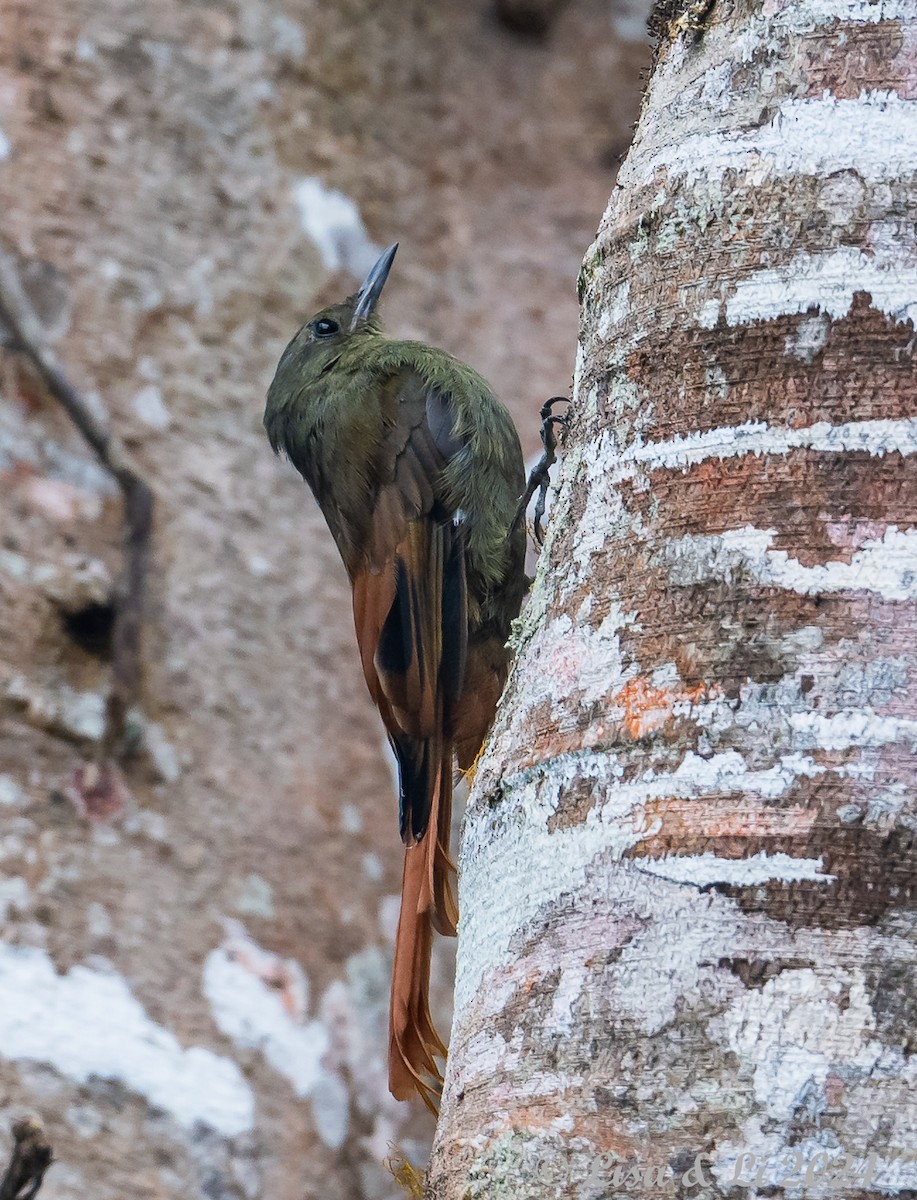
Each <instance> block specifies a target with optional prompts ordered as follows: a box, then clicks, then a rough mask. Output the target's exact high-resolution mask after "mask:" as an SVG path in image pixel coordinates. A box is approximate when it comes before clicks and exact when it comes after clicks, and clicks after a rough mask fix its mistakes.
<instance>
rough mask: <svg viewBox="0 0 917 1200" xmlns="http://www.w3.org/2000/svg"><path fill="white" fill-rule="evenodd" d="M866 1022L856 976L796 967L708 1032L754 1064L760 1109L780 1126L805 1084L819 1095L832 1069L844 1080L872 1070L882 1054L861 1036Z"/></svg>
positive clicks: (744, 998) (750, 994) (743, 999)
mask: <svg viewBox="0 0 917 1200" xmlns="http://www.w3.org/2000/svg"><path fill="white" fill-rule="evenodd" d="M845 976H846V977H845ZM874 1023H875V1018H874V1015H873V1012H872V1008H871V1006H870V1004H869V999H868V993H867V990H866V986H865V980H864V979H863V978H862V976H861V975H860V974H859V973H858V972H850V973H849V975H848V973H847V972H843V973H842V972H838V971H833V970H832V971H830V972H824V973H823V972H820V971H816V970H812V969H809V968H803V969H800V970H787V971H782V972H781V973H780V974H779V975H778V976H776V978H774V979H770V980H768V982H767V983H766V984H765V985H764V987H762V988H757V989H749V990H748V991H746V992H744V993H743V994H742V995H741V996H740V997H738V998H737V999H736V1000H735V1001H734V1002H733V1004H732V1005H731V1006H730V1008H729V1009H728V1010H727V1011H726V1012H725V1013H724V1014H723V1016H722V1017H719V1018H716V1019H714V1020H713V1021H711V1022H710V1024H709V1026H708V1029H709V1032H710V1033H711V1034H712V1035H713V1036H714V1037H716V1039H717V1040H718V1041H722V1042H724V1043H725V1044H726V1045H727V1046H728V1047H729V1049H730V1050H732V1051H733V1052H734V1053H735V1054H737V1055H738V1056H739V1058H740V1060H741V1061H742V1062H747V1063H753V1064H754V1089H755V1098H756V1099H757V1101H758V1103H759V1104H760V1105H761V1108H762V1110H763V1111H765V1112H767V1113H768V1114H769V1115H770V1116H772V1117H775V1118H777V1119H780V1120H788V1119H789V1118H790V1117H791V1116H792V1115H793V1113H794V1111H795V1110H796V1108H797V1107H798V1106H799V1105H800V1102H801V1100H802V1097H803V1093H804V1091H805V1089H806V1088H807V1087H808V1086H809V1085H810V1084H812V1083H814V1084H815V1085H816V1086H817V1087H819V1088H824V1085H825V1081H826V1080H827V1077H828V1073H829V1071H830V1070H832V1069H833V1068H835V1067H836V1068H838V1069H840V1070H842V1071H843V1072H844V1073H845V1074H846V1075H847V1076H850V1075H851V1073H853V1074H860V1075H866V1074H868V1073H869V1072H871V1071H873V1070H874V1069H875V1068H876V1067H877V1065H878V1064H879V1062H880V1060H881V1059H882V1056H883V1052H884V1050H885V1047H884V1046H883V1045H882V1043H881V1042H880V1041H878V1040H877V1039H874V1038H871V1037H870V1036H869V1034H870V1031H871V1030H872V1029H873V1028H874Z"/></svg>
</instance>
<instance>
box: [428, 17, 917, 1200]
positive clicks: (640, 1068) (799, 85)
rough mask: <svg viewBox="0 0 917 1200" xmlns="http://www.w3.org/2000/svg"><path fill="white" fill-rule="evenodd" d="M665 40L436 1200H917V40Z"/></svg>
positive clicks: (481, 836) (475, 936) (467, 860)
mask: <svg viewBox="0 0 917 1200" xmlns="http://www.w3.org/2000/svg"><path fill="white" fill-rule="evenodd" d="M690 23H691V22H690V21H689V20H687V19H682V20H681V21H680V22H677V23H676V27H675V28H674V29H673V30H671V31H670V35H671V34H674V37H673V38H672V37H671V36H670V38H669V39H666V40H665V42H664V45H663V48H662V51H661V57H660V62H659V64H658V66H657V69H656V71H655V74H654V75H653V78H652V81H651V84H650V87H649V91H648V95H647V97H646V101H645V105H644V111H643V115H642V119H641V122H640V125H639V127H638V130H637V135H636V140H635V143H634V145H633V148H632V149H631V152H630V154H629V156H628V159H627V161H626V163H625V165H624V167H623V169H622V172H621V176H620V181H619V186H618V190H617V191H616V192H615V194H614V196H613V197H612V200H611V203H610V205H609V208H608V211H607V213H606V215H605V218H604V220H603V222H602V225H601V228H600V230H599V234H598V238H597V240H596V242H595V244H594V245H593V246H592V248H591V249H590V251H589V253H588V255H587V258H586V263H585V266H584V268H583V274H582V277H581V286H582V301H583V323H582V339H581V346H580V352H579V358H578V363H577V370H576V380H575V397H574V409H573V411H574V418H575V424H574V430H573V435H572V437H571V439H570V442H569V445H568V447H567V450H566V456H565V462H564V469H563V482H562V488H561V492H560V496H559V500H558V502H557V505H556V507H555V512H554V518H553V525H552V531H551V533H550V534H549V541H548V544H547V546H546V548H545V552H544V554H543V557H542V562H541V570H540V573H539V576H538V579H537V581H536V584H535V588H534V591H533V595H532V598H531V600H530V603H529V606H528V608H527V610H526V613H525V617H524V620H523V624H522V627H521V629H520V631H519V634H518V638H517V654H518V659H517V663H516V667H515V670H514V673H513V676H512V678H511V681H510V685H509V688H508V691H507V694H506V696H505V697H504V702H503V705H502V709H501V717H500V720H499V723H498V726H497V728H496V730H495V732H494V735H493V737H492V740H491V744H490V748H489V752H488V754H487V757H486V759H485V760H484V762H483V764H482V766H481V769H480V772H479V775H478V781H477V785H476V787H475V790H474V793H473V796H472V800H471V805H470V809H469V813H468V817H467V821H466V829H465V838H464V845H463V851H462V862H461V868H462V880H461V900H462V914H463V915H462V927H461V933H460V944H459V975H458V984H457V995H456V1016H455V1024H454V1028H453V1035H452V1047H451V1057H450V1063H449V1072H448V1079H447V1088H446V1095H445V1099H444V1106H443V1114H442V1118H441V1122H440V1130H439V1135H438V1144H437V1148H436V1152H435V1157H434V1163H433V1167H432V1170H431V1175H430V1180H431V1190H432V1192H433V1194H434V1195H436V1196H437V1197H440V1198H442V1200H458V1198H459V1197H461V1198H462V1200H466V1198H472V1200H473V1198H475V1197H492V1196H493V1197H496V1196H510V1195H511V1196H513V1197H514V1198H517V1200H519V1198H522V1197H539V1198H543V1197H547V1196H551V1197H554V1196H558V1197H559V1196H576V1197H578V1198H584V1200H589V1198H590V1197H599V1196H603V1195H607V1194H618V1193H622V1194H625V1193H629V1194H641V1195H660V1196H662V1195H681V1194H683V1193H684V1194H690V1195H692V1196H698V1195H715V1194H717V1193H719V1192H726V1191H727V1190H729V1188H730V1186H733V1187H734V1186H737V1185H739V1186H741V1187H743V1188H744V1189H745V1190H746V1191H747V1190H748V1189H749V1188H751V1187H755V1188H757V1189H761V1188H764V1187H767V1188H776V1189H777V1191H778V1192H782V1191H793V1190H799V1189H800V1188H802V1187H804V1188H805V1190H806V1193H807V1194H808V1195H811V1196H820V1195H827V1194H829V1193H832V1192H833V1193H835V1194H836V1193H837V1192H838V1191H840V1192H841V1193H842V1194H849V1193H850V1192H851V1191H860V1192H861V1193H868V1192H872V1193H875V1192H877V1190H878V1189H879V1188H881V1189H882V1191H883V1193H887V1192H895V1191H901V1190H904V1189H913V1188H915V1187H917V1166H915V1163H914V1161H913V1159H914V1152H915V1144H914V1129H915V1128H917V1065H915V1064H917V1058H915V1057H914V1055H913V1053H912V1052H913V1050H914V1046H915V1044H914V1037H915V1034H914V1028H915V1017H917V1010H915V1001H914V997H915V995H917V919H915V913H914V901H915V867H917V855H915V846H914V837H915V830H917V802H915V788H914V776H915V765H917V764H915V755H914V751H915V745H917V661H915V659H917V636H915V635H917V610H915V599H917V529H915V528H914V527H915V524H917V454H915V451H917V384H915V364H914V322H913V317H914V316H915V314H917V245H915V222H917V174H915V173H917V103H915V99H914V97H915V95H917V61H915V46H917V9H915V7H914V5H912V4H905V3H897V2H894V0H889V2H887V3H882V4H873V3H868V2H866V0H794V2H789V0H773V2H769V3H767V4H763V3H737V4H725V3H724V4H721V5H718V6H717V7H716V8H715V9H714V10H713V12H712V14H711V16H710V20H709V24H708V26H707V28H705V29H703V30H701V31H697V30H690V31H689V32H687V33H685V32H683V30H684V28H685V27H686V26H688V25H690ZM909 1155H910V1157H908V1156H909ZM910 1194H913V1192H910Z"/></svg>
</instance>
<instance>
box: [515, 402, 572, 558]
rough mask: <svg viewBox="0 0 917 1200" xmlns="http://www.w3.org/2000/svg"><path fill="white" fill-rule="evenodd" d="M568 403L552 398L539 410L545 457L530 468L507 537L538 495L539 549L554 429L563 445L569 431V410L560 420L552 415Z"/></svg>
mask: <svg viewBox="0 0 917 1200" xmlns="http://www.w3.org/2000/svg"><path fill="white" fill-rule="evenodd" d="M569 403H570V401H569V400H568V399H567V397H566V396H552V397H551V399H550V400H546V401H545V403H544V404H542V406H541V444H542V445H543V446H544V453H543V454H542V456H541V458H540V459H539V460H538V462H537V463H536V464H535V466H534V467H533V468H532V471H531V473H530V475H529V480H528V483H527V484H526V488H525V491H524V492H523V493H522V496H521V498H520V500H519V507H518V508H517V509H516V515H515V517H514V518H513V523H512V525H511V526H510V533H515V532H516V530H517V529H518V527H519V522H520V521H522V520H523V519H524V518H525V513H526V509H527V508H528V506H529V504H530V503H531V500H532V497H533V496H534V495H535V493H536V491H537V492H538V501H537V503H536V504H535V513H534V517H533V522H532V524H533V531H534V537H535V541H536V543H537V544H538V545H539V546H541V544H542V542H543V541H544V532H543V530H542V528H541V521H542V518H543V517H544V509H545V504H546V503H547V498H548V487H549V486H550V483H551V476H550V471H551V467H553V466H554V463H555V462H556V461H557V435H556V434H555V432H554V427H555V426H559V427H560V429H561V435H560V440H561V442H563V441H564V439H565V437H566V435H567V430H568V429H569V428H570V410H569V409H568V410H567V411H566V412H565V413H564V414H563V416H557V415H555V414H554V412H553V411H552V410H553V408H554V405H555V404H569Z"/></svg>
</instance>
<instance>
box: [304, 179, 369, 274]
mask: <svg viewBox="0 0 917 1200" xmlns="http://www.w3.org/2000/svg"><path fill="white" fill-rule="evenodd" d="M293 198H294V201H295V203H296V208H297V211H298V213H299V221H300V224H301V226H302V229H303V232H304V233H305V234H306V236H307V237H309V238H310V239H311V240H312V241H313V242H314V243H315V246H316V248H317V249H318V252H319V254H320V255H321V258H322V262H323V264H324V265H325V268H326V269H327V270H329V271H340V270H345V271H349V272H350V273H351V274H352V275H355V276H357V277H359V276H362V275H364V274H365V273H366V272H367V271H368V270H369V268H370V267H371V266H372V265H373V263H374V262H375V261H376V259H377V258H378V256H379V254H380V253H381V247H379V246H376V245H375V244H374V243H373V242H372V241H370V238H369V235H368V234H367V232H366V226H365V225H364V224H363V219H362V217H361V216H360V210H359V209H358V208H357V206H356V204H355V203H354V202H353V200H351V199H350V197H349V196H345V195H344V193H343V192H338V191H335V190H334V189H333V188H329V187H326V186H325V185H324V184H323V183H322V181H321V180H320V179H312V178H309V179H299V180H297V181H296V183H295V184H294V187H293Z"/></svg>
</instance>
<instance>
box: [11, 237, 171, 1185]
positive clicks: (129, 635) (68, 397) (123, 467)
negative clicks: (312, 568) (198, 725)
mask: <svg viewBox="0 0 917 1200" xmlns="http://www.w3.org/2000/svg"><path fill="white" fill-rule="evenodd" d="M0 320H2V321H3V324H4V325H6V326H7V328H8V329H9V331H10V333H11V334H12V336H13V339H14V343H15V348H16V349H17V350H19V351H20V352H21V353H22V354H24V355H25V356H26V357H27V358H28V359H29V361H30V362H31V363H32V365H33V366H34V367H35V369H36V371H37V372H38V374H39V376H40V377H41V379H42V380H43V382H44V384H45V386H46V387H47V389H48V391H49V392H50V393H51V395H52V396H53V397H54V398H55V399H56V400H57V401H58V402H59V403H60V405H61V407H62V408H63V409H64V411H65V412H66V413H67V415H68V416H69V417H70V419H71V420H72V421H73V423H74V425H76V427H77V429H79V431H80V433H81V434H82V435H83V437H84V438H85V439H86V441H87V442H88V443H89V445H90V446H91V447H92V449H93V450H94V451H95V454H96V457H97V458H98V459H99V461H100V462H101V463H102V465H103V466H104V467H107V469H108V470H109V471H110V472H111V473H112V475H113V476H114V477H115V479H116V480H117V482H118V486H119V487H120V489H121V493H122V495H123V497H124V567H123V571H122V575H121V579H120V581H119V583H118V586H117V589H116V595H115V604H114V610H115V616H114V629H113V633H112V684H111V691H110V693H109V696H108V702H107V706H106V722H105V736H104V738H103V741H102V747H101V756H102V758H103V759H106V758H109V757H115V756H117V754H118V753H119V751H120V750H122V749H123V744H124V732H125V718H126V716H127V712H128V710H129V709H130V707H131V705H132V704H133V703H134V701H135V700H136V698H137V695H138V692H139V690H140V675H141V651H142V646H141V642H142V631H143V608H144V596H145V591H146V575H147V568H148V566H149V557H150V536H151V533H152V528H153V493H152V491H151V489H150V488H149V486H148V485H147V483H146V482H145V481H144V479H143V478H142V477H141V475H140V473H139V471H138V470H137V468H136V466H135V465H134V463H133V461H132V459H131V458H130V456H129V455H128V453H127V451H126V450H125V449H124V447H123V446H122V444H121V442H120V440H119V439H118V438H117V437H116V436H115V434H113V433H112V432H111V430H110V429H108V428H107V427H106V426H105V425H104V424H103V423H102V422H101V421H100V420H99V419H98V418H97V417H96V416H95V414H94V413H93V412H92V410H91V409H90V408H89V406H88V404H87V403H86V401H85V399H84V398H83V396H82V395H81V394H80V392H79V391H77V389H76V388H75V387H74V386H73V384H72V383H71V382H70V380H69V379H68V378H67V376H66V374H65V373H64V370H63V368H62V366H61V364H60V363H59V362H58V359H57V356H56V355H55V353H54V351H53V350H52V349H51V348H50V346H48V344H47V342H46V341H45V337H44V333H43V330H42V327H41V322H40V321H39V320H38V318H37V317H36V316H35V313H34V311H33V309H32V306H31V304H30V303H29V300H28V297H27V296H26V294H25V292H24V291H23V287H22V284H21V282H20V279H19V273H18V271H17V270H16V267H15V264H14V262H13V259H12V258H11V257H10V255H9V253H8V252H7V251H6V249H5V248H4V247H3V246H0ZM0 1200H2V1197H0Z"/></svg>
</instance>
